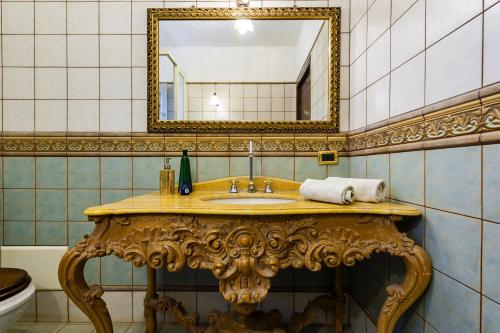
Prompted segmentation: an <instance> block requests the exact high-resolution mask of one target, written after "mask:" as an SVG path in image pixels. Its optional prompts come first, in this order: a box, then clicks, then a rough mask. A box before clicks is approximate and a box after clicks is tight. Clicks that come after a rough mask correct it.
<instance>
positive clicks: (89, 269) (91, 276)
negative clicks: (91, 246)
mask: <svg viewBox="0 0 500 333" xmlns="http://www.w3.org/2000/svg"><path fill="white" fill-rule="evenodd" d="M83 274H84V277H85V281H86V282H87V284H88V285H92V284H100V283H101V279H100V276H101V258H92V259H90V260H89V261H87V263H86V264H85V268H84V269H83Z"/></svg>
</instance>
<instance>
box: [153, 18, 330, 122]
mask: <svg viewBox="0 0 500 333" xmlns="http://www.w3.org/2000/svg"><path fill="white" fill-rule="evenodd" d="M159 32H160V33H159V35H160V40H159V45H160V51H159V87H158V94H159V96H158V97H159V111H160V112H159V116H160V119H161V120H237V121H238V120H239V121H242V120H245V121H268V120H278V121H283V120H286V121H292V120H329V119H328V118H329V116H328V115H329V110H328V107H329V100H328V99H329V87H328V84H329V80H328V78H329V59H330V54H329V47H328V45H329V36H328V21H327V20H313V19H310V20H302V19H299V20H248V19H241V20H193V21H190V20H163V21H160V30H159Z"/></svg>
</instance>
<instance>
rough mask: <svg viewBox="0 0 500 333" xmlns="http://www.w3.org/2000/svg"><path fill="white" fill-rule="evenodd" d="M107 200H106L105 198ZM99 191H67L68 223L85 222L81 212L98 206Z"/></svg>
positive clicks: (85, 217)
mask: <svg viewBox="0 0 500 333" xmlns="http://www.w3.org/2000/svg"><path fill="white" fill-rule="evenodd" d="M106 199H107V198H106ZM100 202H101V200H100V191H99V190H97V189H96V190H71V189H70V190H68V221H87V216H86V215H84V214H83V211H84V210H85V209H86V208H88V207H92V206H98V205H99V204H100Z"/></svg>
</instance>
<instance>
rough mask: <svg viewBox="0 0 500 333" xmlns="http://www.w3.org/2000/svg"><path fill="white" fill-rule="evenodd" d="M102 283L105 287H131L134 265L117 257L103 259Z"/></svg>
mask: <svg viewBox="0 0 500 333" xmlns="http://www.w3.org/2000/svg"><path fill="white" fill-rule="evenodd" d="M101 283H102V284H103V285H112V286H116V285H131V284H132V264H131V263H130V262H125V261H123V260H122V259H120V258H118V257H115V256H107V257H102V258H101Z"/></svg>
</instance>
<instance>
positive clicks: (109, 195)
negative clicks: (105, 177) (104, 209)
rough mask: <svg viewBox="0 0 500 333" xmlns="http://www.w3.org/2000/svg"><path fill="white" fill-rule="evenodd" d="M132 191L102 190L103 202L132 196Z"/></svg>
mask: <svg viewBox="0 0 500 333" xmlns="http://www.w3.org/2000/svg"><path fill="white" fill-rule="evenodd" d="M131 196H132V191H130V190H102V191H101V204H107V203H112V202H115V201H120V200H123V199H127V198H130V197H131Z"/></svg>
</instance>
